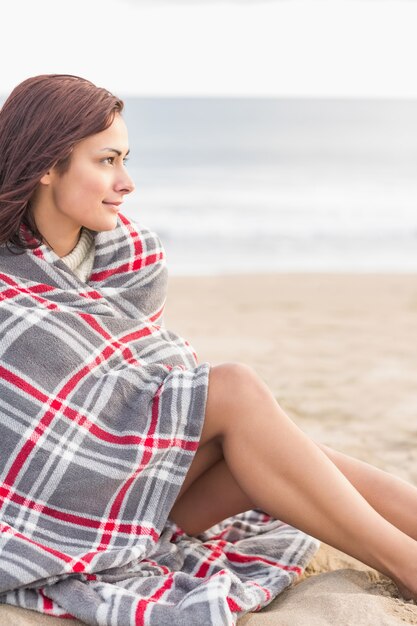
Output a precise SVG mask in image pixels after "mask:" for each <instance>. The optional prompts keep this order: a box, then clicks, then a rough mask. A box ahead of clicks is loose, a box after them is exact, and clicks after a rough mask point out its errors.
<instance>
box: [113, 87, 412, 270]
mask: <svg viewBox="0 0 417 626" xmlns="http://www.w3.org/2000/svg"><path fill="white" fill-rule="evenodd" d="M125 118H126V121H127V123H128V127H129V131H130V143H131V150H132V156H131V160H130V164H129V166H130V170H131V173H132V175H133V176H134V178H135V181H136V183H137V187H138V189H137V192H136V193H135V196H134V197H133V198H130V199H129V201H128V202H127V203H126V208H125V212H126V213H127V214H128V215H130V216H131V217H133V218H135V219H137V220H138V221H139V222H142V223H144V224H146V225H148V226H150V227H152V228H154V229H156V230H157V232H158V233H159V234H160V236H161V237H162V239H163V241H164V243H165V246H166V248H167V253H168V258H169V261H170V267H171V271H172V272H173V273H182V274H193V273H194V274H195V273H219V272H239V271H245V272H246V271H254V272H256V271H298V270H300V271H330V272H332V271H377V272H378V271H394V272H395V271H417V209H416V207H417V202H416V201H417V176H416V164H417V102H416V101H404V100H402V101H401V100H400V101H395V100H392V101H383V100H373V101H372V100H371V101H369V100H368V101H365V100H308V99H306V100H281V99H280V100H277V99H238V98H236V99H229V98H225V99H221V98H212V99H210V98H207V99H205V98H195V99H193V98H186V99H182V98H174V99H169V98H167V99H151V98H150V99H128V100H127V101H126V113H125Z"/></svg>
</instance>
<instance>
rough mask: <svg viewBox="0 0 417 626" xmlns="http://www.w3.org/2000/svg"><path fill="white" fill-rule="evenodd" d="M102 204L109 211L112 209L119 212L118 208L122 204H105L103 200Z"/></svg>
mask: <svg viewBox="0 0 417 626" xmlns="http://www.w3.org/2000/svg"><path fill="white" fill-rule="evenodd" d="M103 204H105V205H106V206H108V207H109V208H110V209H113V211H119V207H120V205H121V204H122V203H121V202H106V201H104V200H103Z"/></svg>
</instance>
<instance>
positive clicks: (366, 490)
mask: <svg viewBox="0 0 417 626" xmlns="http://www.w3.org/2000/svg"><path fill="white" fill-rule="evenodd" d="M318 445H319V447H320V448H321V449H322V450H323V452H324V453H325V454H326V456H328V457H329V459H330V460H331V461H333V463H334V464H335V465H336V466H337V467H338V468H339V469H340V471H341V472H342V473H343V474H344V475H345V476H346V478H347V479H348V480H349V482H351V483H352V485H353V486H354V487H355V489H357V490H358V491H359V493H361V494H362V495H363V497H364V498H365V499H366V500H367V501H368V502H369V504H370V505H371V506H372V507H373V508H374V509H375V510H376V511H378V513H380V514H381V515H382V516H383V517H385V519H387V520H388V521H389V522H391V524H394V526H396V527H397V528H399V529H400V530H402V531H403V532H404V533H406V534H407V535H409V536H410V537H412V538H413V539H415V540H417V488H416V487H414V486H413V485H411V484H410V483H407V482H406V481H405V480H402V479H401V478H398V477H396V476H393V475H392V474H389V473H388V472H384V471H383V470H380V469H378V468H376V467H373V466H372V465H370V464H369V463H364V462H363V461H359V460H358V459H355V458H353V457H350V456H348V455H347V454H343V453H342V452H336V450H332V449H331V448H329V447H328V446H324V445H322V444H318Z"/></svg>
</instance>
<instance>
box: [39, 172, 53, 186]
mask: <svg viewBox="0 0 417 626" xmlns="http://www.w3.org/2000/svg"><path fill="white" fill-rule="evenodd" d="M39 182H40V184H41V185H50V183H51V171H49V172H46V174H44V175H43V176H42V178H41V179H40V180H39Z"/></svg>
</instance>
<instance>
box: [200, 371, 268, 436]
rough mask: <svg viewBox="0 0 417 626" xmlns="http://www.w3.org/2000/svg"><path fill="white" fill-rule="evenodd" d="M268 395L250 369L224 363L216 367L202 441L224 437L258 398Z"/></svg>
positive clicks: (210, 377) (210, 378)
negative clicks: (244, 409) (248, 406)
mask: <svg viewBox="0 0 417 626" xmlns="http://www.w3.org/2000/svg"><path fill="white" fill-rule="evenodd" d="M267 391H268V390H267V388H266V386H265V384H264V383H263V382H262V381H261V379H260V378H259V377H258V375H257V374H256V372H255V371H254V370H253V369H252V368H251V367H250V366H248V365H245V364H243V363H222V364H221V365H216V366H212V367H211V369H210V375H209V387H208V397H207V407H206V419H205V424H204V428H203V433H202V435H203V437H202V438H204V439H205V440H207V438H209V439H210V438H211V437H222V436H223V435H224V434H225V432H226V429H227V428H229V427H232V428H233V423H234V421H235V420H236V419H239V414H241V412H242V410H243V408H244V407H245V406H247V404H248V403H249V402H250V403H252V402H256V400H257V396H258V394H265V393H266V392H267Z"/></svg>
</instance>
